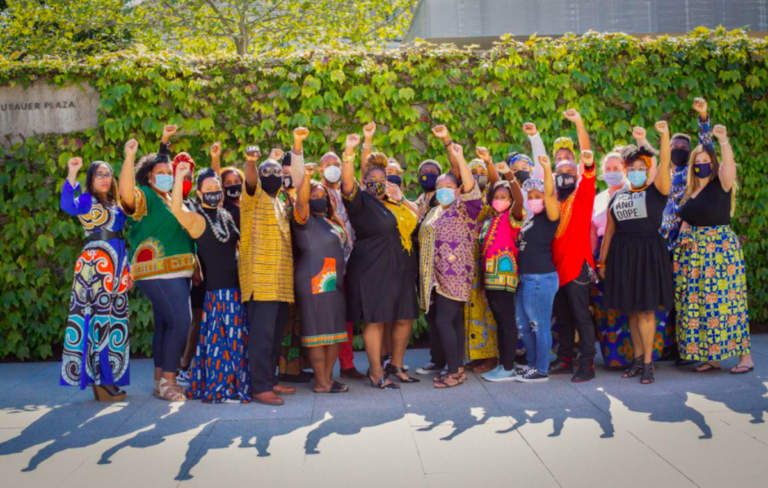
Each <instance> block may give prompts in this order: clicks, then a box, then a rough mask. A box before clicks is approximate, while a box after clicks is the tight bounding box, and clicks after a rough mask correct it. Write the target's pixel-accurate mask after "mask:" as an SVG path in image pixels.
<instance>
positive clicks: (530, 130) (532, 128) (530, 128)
mask: <svg viewBox="0 0 768 488" xmlns="http://www.w3.org/2000/svg"><path fill="white" fill-rule="evenodd" d="M523 132H524V133H525V134H526V135H527V136H529V137H533V136H535V135H536V133H537V132H539V131H538V130H537V129H536V124H534V123H533V122H526V123H524V124H523Z"/></svg>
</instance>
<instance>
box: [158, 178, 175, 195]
mask: <svg viewBox="0 0 768 488" xmlns="http://www.w3.org/2000/svg"><path fill="white" fill-rule="evenodd" d="M155 188H157V189H158V190H160V191H165V192H167V191H171V190H172V189H173V176H172V175H164V174H156V175H155Z"/></svg>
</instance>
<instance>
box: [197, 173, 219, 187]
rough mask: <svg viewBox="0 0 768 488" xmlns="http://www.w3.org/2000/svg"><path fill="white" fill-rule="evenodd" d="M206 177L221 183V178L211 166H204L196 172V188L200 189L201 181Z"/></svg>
mask: <svg viewBox="0 0 768 488" xmlns="http://www.w3.org/2000/svg"><path fill="white" fill-rule="evenodd" d="M208 178H215V179H216V181H218V182H219V183H221V179H220V178H219V175H217V174H216V172H215V171H214V170H212V169H211V168H205V169H202V170H200V172H198V173H197V189H198V190H200V189H201V188H202V187H203V182H204V181H205V180H207V179H208Z"/></svg>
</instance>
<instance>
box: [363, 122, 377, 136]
mask: <svg viewBox="0 0 768 488" xmlns="http://www.w3.org/2000/svg"><path fill="white" fill-rule="evenodd" d="M374 134H376V122H369V123H368V124H365V125H364V126H363V136H365V138H366V139H367V140H369V141H370V140H372V139H373V135H374Z"/></svg>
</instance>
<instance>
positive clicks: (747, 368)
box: [731, 364, 755, 374]
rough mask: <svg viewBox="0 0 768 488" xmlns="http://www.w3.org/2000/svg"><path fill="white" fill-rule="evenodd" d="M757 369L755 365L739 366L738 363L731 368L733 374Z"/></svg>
mask: <svg viewBox="0 0 768 488" xmlns="http://www.w3.org/2000/svg"><path fill="white" fill-rule="evenodd" d="M754 370H755V366H754V365H752V366H739V365H738V364H737V365H736V366H734V367H733V368H732V369H731V374H747V373H751V372H752V371H754Z"/></svg>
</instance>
